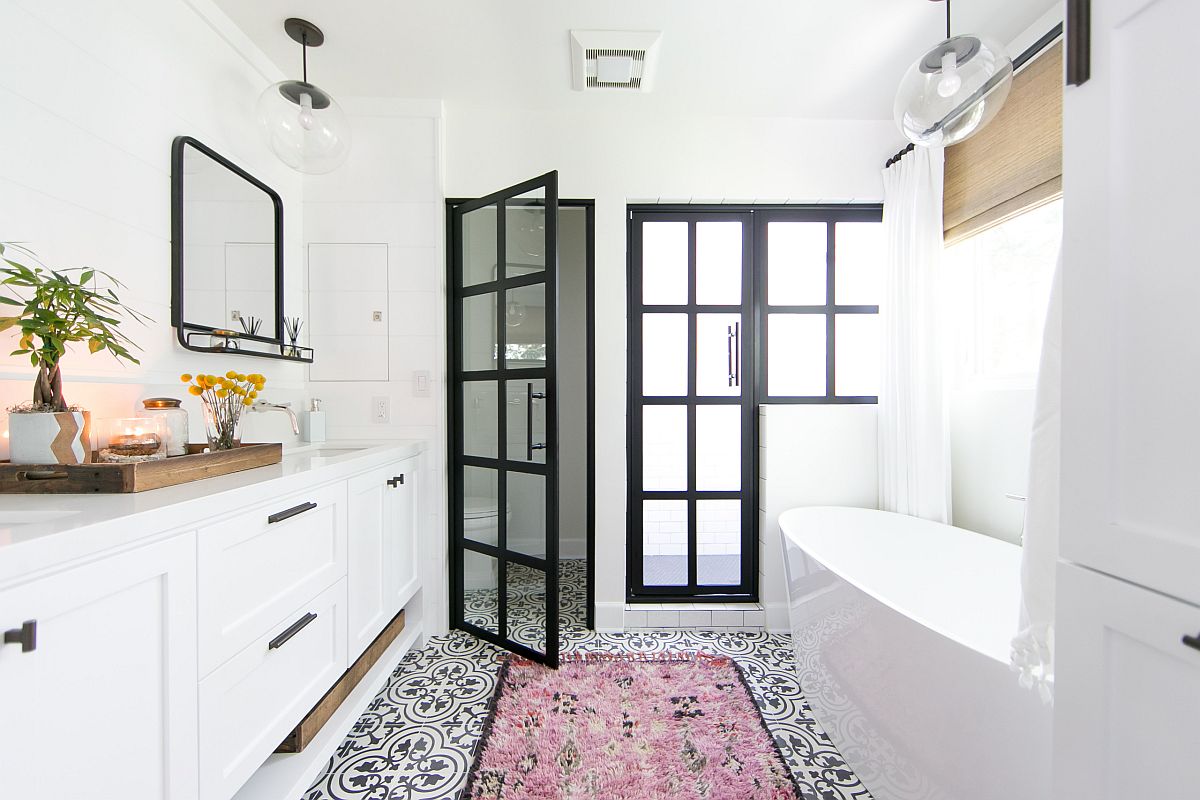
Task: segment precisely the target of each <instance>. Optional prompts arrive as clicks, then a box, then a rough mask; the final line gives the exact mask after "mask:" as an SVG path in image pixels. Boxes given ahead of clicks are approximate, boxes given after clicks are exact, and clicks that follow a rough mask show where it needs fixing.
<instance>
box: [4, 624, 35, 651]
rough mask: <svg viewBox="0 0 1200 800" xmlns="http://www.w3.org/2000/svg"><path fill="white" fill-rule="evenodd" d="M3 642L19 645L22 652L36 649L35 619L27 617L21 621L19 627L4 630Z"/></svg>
mask: <svg viewBox="0 0 1200 800" xmlns="http://www.w3.org/2000/svg"><path fill="white" fill-rule="evenodd" d="M4 643H5V644H19V645H21V652H22V653H29V652H32V651H34V650H36V649H37V620H36V619H28V620H25V621H24V622H22V623H21V627H19V628H12V629H10V630H7V631H5V632H4Z"/></svg>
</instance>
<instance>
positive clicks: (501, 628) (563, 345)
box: [447, 173, 594, 663]
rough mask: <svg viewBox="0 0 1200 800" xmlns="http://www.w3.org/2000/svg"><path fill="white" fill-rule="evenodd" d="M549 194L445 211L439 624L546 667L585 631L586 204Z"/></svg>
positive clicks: (547, 187) (523, 188) (520, 191)
mask: <svg viewBox="0 0 1200 800" xmlns="http://www.w3.org/2000/svg"><path fill="white" fill-rule="evenodd" d="M556 184H557V181H556V176H554V174H553V173H551V174H550V175H549V176H543V177H542V178H539V179H535V180H534V181H530V182H527V183H525V184H521V185H518V186H515V187H512V188H511V189H508V190H504V191H503V192H499V193H497V194H495V195H491V196H489V197H485V198H480V199H478V200H464V201H449V203H448V217H449V222H450V224H449V230H448V249H447V252H448V270H449V275H448V277H449V285H450V287H451V291H450V293H449V294H450V309H449V311H450V313H449V314H448V316H447V319H448V322H449V331H448V333H449V336H448V342H449V348H448V349H449V353H450V362H451V363H450V365H449V366H450V370H449V374H450V375H451V377H452V380H453V384H452V386H451V390H450V393H449V394H450V407H449V409H448V411H449V415H450V421H451V424H450V426H449V427H450V442H449V444H450V452H451V456H452V466H451V468H452V491H451V493H450V504H451V515H450V519H451V520H452V521H453V525H452V529H451V581H452V587H451V588H452V591H451V609H450V611H451V621H452V624H453V625H454V626H455V627H458V628H461V629H463V630H466V631H468V632H470V633H473V634H475V635H477V636H479V637H480V638H484V639H487V640H488V641H491V642H493V643H495V644H498V645H501V646H503V647H506V648H508V649H511V650H514V651H516V652H519V653H521V654H523V655H526V656H527V657H530V658H535V659H537V660H541V661H546V662H548V663H554V662H555V660H556V658H557V651H558V641H557V637H558V630H559V628H560V627H567V628H582V627H591V624H592V621H591V606H592V602H591V598H592V576H591V571H590V569H589V555H590V543H591V539H592V537H591V519H592V513H591V512H592V497H591V492H590V486H591V479H590V478H591V475H590V470H591V467H590V464H591V457H590V455H591V448H592V441H591V431H592V424H591V419H592V401H591V394H592V393H591V391H590V377H589V376H590V374H591V370H590V365H591V361H592V353H593V348H592V346H591V343H592V339H591V336H592V334H591V302H590V300H591V291H590V289H591V279H592V242H593V229H594V226H593V204H592V203H591V202H590V201H569V200H568V201H558V200H557V197H556V194H557V187H556ZM501 254H502V255H501Z"/></svg>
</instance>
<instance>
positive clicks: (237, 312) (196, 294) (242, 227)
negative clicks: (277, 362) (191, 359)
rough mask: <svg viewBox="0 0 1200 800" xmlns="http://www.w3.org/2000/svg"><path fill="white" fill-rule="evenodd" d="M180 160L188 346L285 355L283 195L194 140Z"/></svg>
mask: <svg viewBox="0 0 1200 800" xmlns="http://www.w3.org/2000/svg"><path fill="white" fill-rule="evenodd" d="M173 156H174V157H173V160H172V172H173V174H172V181H173V184H174V185H173V189H174V202H173V204H172V206H173V207H172V218H173V219H172V221H173V225H174V235H173V242H172V246H173V252H174V262H175V263H174V295H173V310H172V314H173V316H174V318H175V324H176V327H177V328H179V329H180V331H179V334H180V340H181V342H182V343H183V344H184V346H185V347H188V348H189V349H200V350H210V349H212V348H214V347H216V348H218V349H225V350H238V351H241V352H243V353H247V354H250V353H254V352H258V353H259V354H264V355H275V356H278V355H280V353H281V349H280V347H279V345H280V344H281V343H282V334H283V331H282V330H281V328H282V305H281V299H280V298H281V297H282V293H283V286H282V283H283V273H282V260H281V256H280V252H281V251H280V243H279V241H278V235H279V233H280V232H281V230H282V203H281V202H280V199H279V196H278V195H277V194H276V193H275V192H274V191H273V190H271V188H270V187H268V186H266V185H265V184H263V183H262V182H261V181H259V180H257V179H256V178H254V177H253V176H251V175H249V174H248V173H246V172H245V171H244V170H242V169H240V168H239V167H237V166H236V165H234V164H233V163H231V162H229V161H228V160H227V159H225V158H223V157H222V156H220V155H219V154H217V153H215V152H213V151H212V150H210V149H209V148H208V147H206V146H204V145H203V144H201V143H200V142H197V141H195V140H194V139H190V138H188V137H180V139H178V140H176V143H175V150H174V153H173ZM223 331H232V332H233V333H235V334H237V336H236V337H229V336H222V335H220V332H223ZM210 333H211V334H213V335H208V334H210Z"/></svg>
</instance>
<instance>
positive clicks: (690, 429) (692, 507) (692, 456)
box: [687, 220, 700, 592]
mask: <svg viewBox="0 0 1200 800" xmlns="http://www.w3.org/2000/svg"><path fill="white" fill-rule="evenodd" d="M688 308H689V311H688V397H687V400H688V402H687V489H688V492H689V497H688V501H687V574H688V589H689V590H691V591H692V592H695V591H696V586H697V581H696V573H697V564H696V539H697V536H696V525H697V522H696V498H695V496H694V494H693V493H694V492H695V491H696V396H697V394H698V393H697V385H696V384H697V378H698V374H697V373H698V369H697V364H696V361H697V357H698V354H699V351H698V349H697V343H698V338H699V337H698V329H699V326H700V312H699V311H698V310H697V308H696V221H695V220H690V221H689V222H688Z"/></svg>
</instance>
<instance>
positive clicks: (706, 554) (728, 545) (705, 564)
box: [696, 500, 742, 586]
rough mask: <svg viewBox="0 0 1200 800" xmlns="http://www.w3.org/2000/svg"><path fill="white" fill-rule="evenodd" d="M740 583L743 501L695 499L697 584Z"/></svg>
mask: <svg viewBox="0 0 1200 800" xmlns="http://www.w3.org/2000/svg"><path fill="white" fill-rule="evenodd" d="M741 582H742V501H741V500H697V501H696V583H698V584H700V585H701V586H734V585H737V584H739V583H741Z"/></svg>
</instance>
